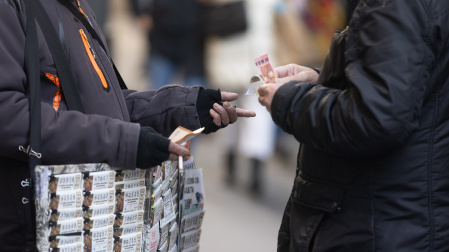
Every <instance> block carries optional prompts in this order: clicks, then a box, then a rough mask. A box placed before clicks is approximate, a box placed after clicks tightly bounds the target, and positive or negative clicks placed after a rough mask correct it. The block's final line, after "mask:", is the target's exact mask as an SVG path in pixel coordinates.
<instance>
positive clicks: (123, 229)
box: [114, 222, 143, 237]
mask: <svg viewBox="0 0 449 252" xmlns="http://www.w3.org/2000/svg"><path fill="white" fill-rule="evenodd" d="M142 230H143V222H140V223H134V224H128V225H122V226H120V227H115V228H114V237H119V236H122V235H129V234H134V233H142Z"/></svg>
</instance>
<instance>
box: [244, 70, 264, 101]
mask: <svg viewBox="0 0 449 252" xmlns="http://www.w3.org/2000/svg"><path fill="white" fill-rule="evenodd" d="M263 84H264V81H263V78H262V76H259V75H254V76H253V77H251V80H250V81H249V88H248V90H247V91H246V93H245V95H257V96H258V95H259V93H258V92H257V89H258V88H259V87H260V86H262V85H263Z"/></svg>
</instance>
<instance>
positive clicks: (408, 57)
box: [258, 0, 449, 252]
mask: <svg viewBox="0 0 449 252" xmlns="http://www.w3.org/2000/svg"><path fill="white" fill-rule="evenodd" d="M351 2H352V3H354V4H357V2H358V1H354V0H351ZM448 23H449V2H448V1H421V0H382V1H381V0H363V1H360V2H359V3H358V4H357V7H356V8H355V11H354V13H353V15H352V19H351V21H350V22H349V26H348V27H347V28H346V29H344V30H339V31H337V32H336V33H335V35H334V37H333V39H332V43H331V46H330V49H329V53H328V55H327V58H326V60H325V63H324V66H323V68H322V70H321V71H320V73H319V74H318V73H317V72H316V71H315V70H313V69H311V68H308V67H303V66H299V65H295V64H290V65H286V66H282V67H278V68H276V69H275V71H276V73H277V74H278V76H279V79H278V81H279V82H278V84H269V85H263V86H261V87H260V88H259V90H258V91H259V94H260V97H259V101H260V103H261V104H262V105H263V106H265V107H266V108H267V110H268V111H270V113H271V115H272V118H273V120H274V122H276V124H277V125H279V126H280V127H281V128H282V129H283V130H285V131H286V132H288V133H290V134H292V135H294V136H295V138H296V139H297V140H298V141H299V142H300V143H301V148H300V151H299V153H298V164H297V173H296V178H295V182H294V186H293V189H292V193H291V196H290V199H289V201H288V203H287V206H286V209H285V213H284V217H283V220H282V224H281V228H280V231H279V236H278V251H304V252H309V251H314V252H318V251H332V252H336V251H364V252H365V251H399V252H402V251H403V252H408V251H447V250H448V242H447V237H448V236H449V218H448V213H449V197H448V195H449V149H448V148H447V146H448V144H449V100H448V99H446V98H445V97H447V96H448V95H449V76H448V71H447V69H449V50H448V48H447V47H448V46H449V43H448V41H449V26H447V24H448Z"/></svg>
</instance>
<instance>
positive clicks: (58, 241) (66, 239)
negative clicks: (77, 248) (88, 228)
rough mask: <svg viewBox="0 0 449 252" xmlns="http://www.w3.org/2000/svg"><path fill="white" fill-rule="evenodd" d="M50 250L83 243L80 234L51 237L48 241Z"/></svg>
mask: <svg viewBox="0 0 449 252" xmlns="http://www.w3.org/2000/svg"><path fill="white" fill-rule="evenodd" d="M49 242H50V248H59V247H62V246H67V245H72V244H76V243H81V244H82V243H83V236H82V235H81V234H78V235H64V236H62V235H59V236H51V237H50V239H49Z"/></svg>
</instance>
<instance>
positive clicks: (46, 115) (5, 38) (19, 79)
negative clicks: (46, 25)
mask: <svg viewBox="0 0 449 252" xmlns="http://www.w3.org/2000/svg"><path fill="white" fill-rule="evenodd" d="M11 2H12V1H11ZM24 13H25V11H24V10H23V9H21V8H14V6H12V5H10V4H9V3H8V1H6V2H0V33H1V34H2V35H1V36H0V76H1V78H0V118H2V119H1V120H0V155H1V156H4V157H8V158H14V159H18V160H23V161H25V160H26V158H27V157H26V155H25V154H24V153H22V152H20V151H19V146H20V145H21V146H27V145H28V136H29V103H28V97H27V79H26V73H25V71H24V48H25V25H24V24H25V20H24V19H25V18H24ZM41 42H42V41H41ZM43 46H45V45H43V43H40V44H39V47H40V48H41V49H42V47H43ZM41 107H42V108H41V109H42V124H41V126H42V127H41V128H42V131H41V136H42V140H41V153H42V163H43V164H70V163H72V164H73V163H96V162H105V163H109V164H111V165H114V166H121V167H128V168H132V167H135V164H136V153H137V142H138V137H139V125H137V124H133V123H128V122H124V121H121V120H116V119H111V118H108V117H105V116H100V115H85V114H82V113H79V112H77V111H59V112H57V111H55V110H54V109H53V107H52V106H51V105H50V104H48V103H44V102H42V103H41Z"/></svg>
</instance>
